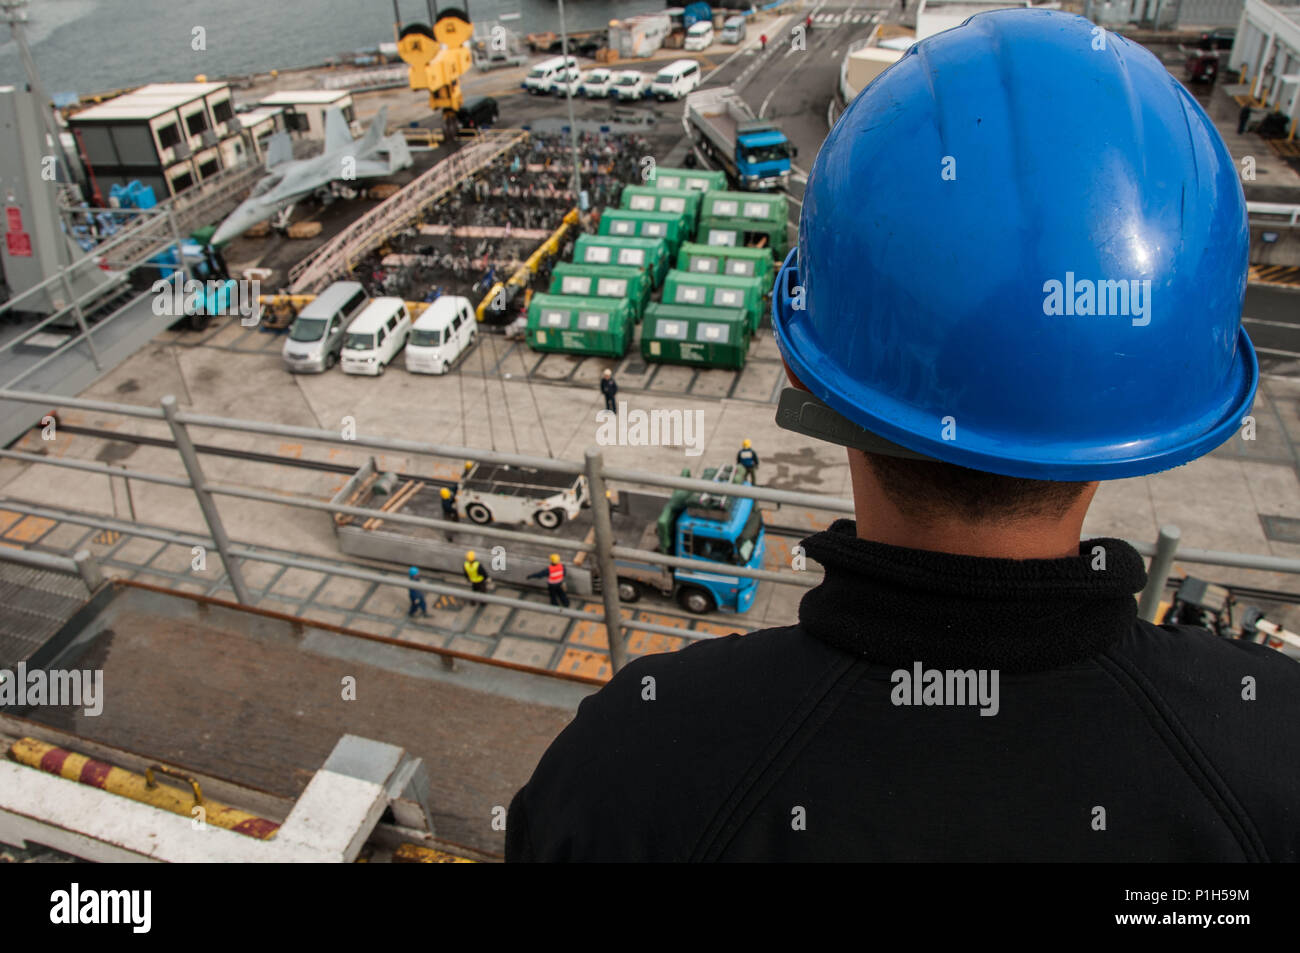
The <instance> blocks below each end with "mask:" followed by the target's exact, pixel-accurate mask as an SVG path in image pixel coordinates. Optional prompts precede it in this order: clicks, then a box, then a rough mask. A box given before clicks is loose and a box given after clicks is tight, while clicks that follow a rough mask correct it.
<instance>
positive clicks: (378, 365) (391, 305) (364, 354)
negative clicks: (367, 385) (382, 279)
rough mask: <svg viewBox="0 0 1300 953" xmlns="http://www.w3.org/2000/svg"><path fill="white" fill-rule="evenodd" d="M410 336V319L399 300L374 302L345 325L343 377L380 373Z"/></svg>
mask: <svg viewBox="0 0 1300 953" xmlns="http://www.w3.org/2000/svg"><path fill="white" fill-rule="evenodd" d="M410 333H411V315H410V312H408V311H407V310H406V302H405V301H403V300H402V299H401V298H376V299H375V300H374V301H372V302H370V304H369V305H368V306H367V307H366V310H364V311H362V312H361V313H360V314H359V315H357V317H356V320H355V321H353V322H352V323H351V324H349V325H348V334H347V337H345V338H344V339H343V360H342V361H341V362H340V363H341V365H342V367H343V372H344V373H345V374H370V375H372V376H377V375H379V374H382V373H384V368H385V367H387V366H388V365H389V364H391V363H392V361H393V358H395V357H397V352H398V351H400V350H401V349H402V345H403V344H405V343H406V338H407V336H408V335H410Z"/></svg>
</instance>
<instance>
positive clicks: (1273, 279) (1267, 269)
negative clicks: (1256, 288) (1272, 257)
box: [1250, 265, 1300, 285]
mask: <svg viewBox="0 0 1300 953" xmlns="http://www.w3.org/2000/svg"><path fill="white" fill-rule="evenodd" d="M1250 280H1251V281H1253V282H1256V283H1259V284H1269V285H1300V268H1297V267H1295V266H1294V265H1251V266H1250Z"/></svg>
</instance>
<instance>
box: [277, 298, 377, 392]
mask: <svg viewBox="0 0 1300 953" xmlns="http://www.w3.org/2000/svg"><path fill="white" fill-rule="evenodd" d="M369 300H370V299H369V298H367V297H366V289H365V288H363V287H361V285H360V284H358V283H357V282H355V281H336V282H334V284H332V285H330V286H329V287H328V288H326V289H325V290H324V291H322V292H321V293H320V294H318V295H317V296H316V297H315V298H314V299H313V300H311V301H309V302H308V303H307V306H306V307H305V308H303V309H302V311H300V312H298V317H297V318H295V319H294V322H293V324H292V325H291V326H290V327H289V339H288V340H287V341H285V342H284V349H283V350H282V351H281V352H280V354H281V357H282V358H283V360H284V366H285V367H286V368H288V369H289V370H290V371H293V372H295V373H301V372H312V373H319V372H322V371H328V370H329V369H330V368H331V367H333V366H334V365H335V364H337V363H338V359H339V353H340V352H341V351H342V350H343V335H344V333H345V331H346V330H347V326H348V322H349V321H351V320H352V319H353V318H355V317H356V316H357V315H358V314H360V313H361V310H362V309H363V308H364V307H365V306H366V302H367V301H369Z"/></svg>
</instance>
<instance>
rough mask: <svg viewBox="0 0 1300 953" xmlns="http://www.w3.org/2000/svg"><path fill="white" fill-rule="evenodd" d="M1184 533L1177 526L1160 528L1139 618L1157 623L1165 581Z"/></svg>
mask: <svg viewBox="0 0 1300 953" xmlns="http://www.w3.org/2000/svg"><path fill="white" fill-rule="evenodd" d="M1181 537H1182V533H1181V532H1180V531H1179V529H1178V527H1177V526H1162V527H1160V535H1159V536H1158V537H1157V538H1156V551H1155V553H1154V554H1153V555H1152V556H1151V568H1150V569H1148V570H1147V584H1146V587H1145V588H1143V590H1142V596H1141V597H1140V598H1139V599H1138V617H1139V618H1142V619H1145V620H1146V621H1148V622H1154V621H1156V610H1157V609H1159V608H1160V597H1161V596H1162V595H1164V592H1165V580H1166V579H1168V578H1169V571H1170V569H1172V568H1173V565H1174V553H1176V552H1177V551H1178V541H1179V539H1180V538H1181Z"/></svg>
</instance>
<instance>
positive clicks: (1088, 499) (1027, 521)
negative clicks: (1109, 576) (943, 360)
mask: <svg viewBox="0 0 1300 953" xmlns="http://www.w3.org/2000/svg"><path fill="white" fill-rule="evenodd" d="M849 471H850V474H851V476H852V480H853V501H854V515H855V516H856V518H857V531H858V536H859V537H860V538H862V539H868V540H872V541H874V542H877V543H886V544H888V545H890V546H902V547H905V548H907V549H925V550H929V551H931V552H936V553H952V554H954V555H958V556H984V557H989V558H993V559H1061V558H1065V557H1073V556H1078V555H1079V537H1080V535H1081V534H1082V532H1083V519H1084V517H1085V516H1086V515H1087V513H1088V506H1089V505H1090V504H1091V503H1092V497H1093V493H1094V492H1095V490H1096V484H1093V486H1092V489H1091V490H1089V491H1087V492H1084V493H1082V494H1080V496H1079V499H1078V500H1077V501H1076V502H1075V503H1074V504H1073V505H1072V506H1071V507H1070V508H1069V510H1067V511H1066V512H1065V513H1063V514H1061V515H1059V516H1054V517H1041V516H1040V517H1025V518H1020V519H1016V520H1006V521H1001V522H978V523H969V522H963V521H961V520H957V519H953V518H947V519H943V520H936V521H933V522H922V521H919V520H915V519H912V518H911V517H909V516H908V515H907V514H905V513H903V512H902V511H901V510H899V508H898V507H897V506H895V505H894V503H893V502H892V501H891V500H890V499H889V497H888V496H886V495H885V492H884V490H883V489H882V488H881V486H880V484H879V483H877V482H876V480H875V477H874V476H873V475H872V473H871V472H870V468H869V467H867V466H865V465H858V464H857V463H856V461H854V459H853V456H852V452H850V466H849Z"/></svg>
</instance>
